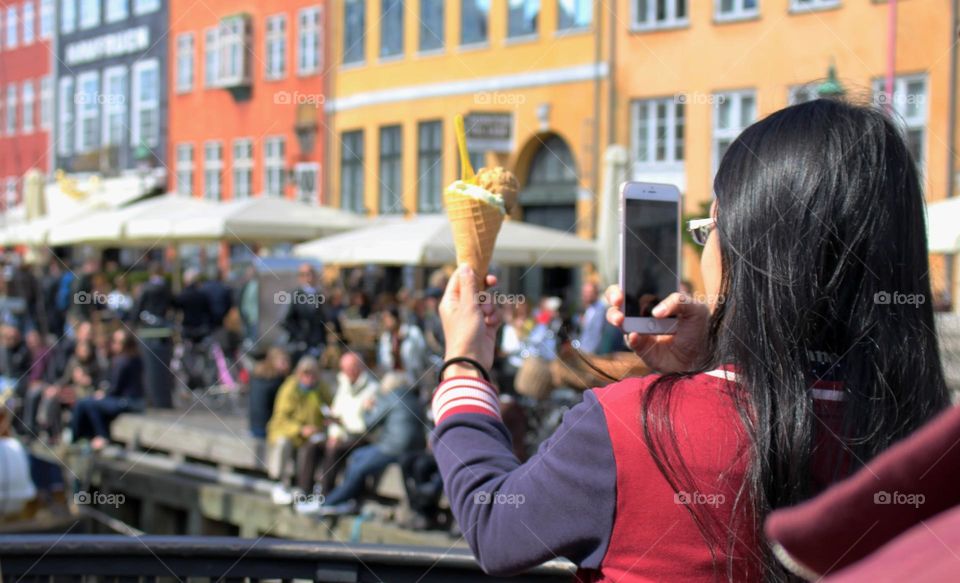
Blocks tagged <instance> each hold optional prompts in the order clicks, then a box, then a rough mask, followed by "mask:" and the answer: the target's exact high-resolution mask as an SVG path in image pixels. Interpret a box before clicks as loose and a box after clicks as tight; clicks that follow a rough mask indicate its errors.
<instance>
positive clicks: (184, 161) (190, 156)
mask: <svg viewBox="0 0 960 583" xmlns="http://www.w3.org/2000/svg"><path fill="white" fill-rule="evenodd" d="M184 154H186V155H184ZM175 155H176V159H175V171H176V182H175V183H174V187H175V190H176V192H177V193H178V194H183V195H186V196H193V180H194V172H195V171H196V164H195V163H194V156H195V149H194V147H193V144H191V143H189V142H186V143H182V144H177V148H176V154H175ZM184 185H185V186H184Z"/></svg>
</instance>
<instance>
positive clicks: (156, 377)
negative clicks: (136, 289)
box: [133, 262, 174, 409]
mask: <svg viewBox="0 0 960 583" xmlns="http://www.w3.org/2000/svg"><path fill="white" fill-rule="evenodd" d="M148 272H149V274H150V275H149V277H148V279H147V281H146V282H144V283H143V285H142V286H141V287H140V297H139V298H138V299H137V302H136V307H135V308H134V310H133V316H134V319H135V320H136V321H137V322H138V324H139V327H138V328H137V338H139V340H140V342H141V343H142V344H143V351H142V354H143V368H144V386H145V389H146V395H147V400H148V402H149V404H150V406H151V407H156V408H158V409H171V408H173V385H174V381H173V372H172V371H171V370H170V360H171V359H172V358H173V326H172V323H171V322H170V310H171V308H172V307H173V292H172V291H171V289H170V284H169V283H168V282H167V278H166V277H164V271H163V266H162V265H161V264H160V263H159V262H153V263H151V264H150V267H149V268H148Z"/></svg>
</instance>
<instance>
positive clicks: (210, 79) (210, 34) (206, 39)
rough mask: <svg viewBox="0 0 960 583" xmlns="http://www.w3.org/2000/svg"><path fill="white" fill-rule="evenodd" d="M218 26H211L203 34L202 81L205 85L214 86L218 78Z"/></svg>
mask: <svg viewBox="0 0 960 583" xmlns="http://www.w3.org/2000/svg"><path fill="white" fill-rule="evenodd" d="M219 37H220V30H219V27H216V26H213V27H210V28H208V29H207V30H206V31H204V35H203V81H204V85H205V86H207V87H216V86H217V83H218V81H219V79H220V48H219V41H218V39H219Z"/></svg>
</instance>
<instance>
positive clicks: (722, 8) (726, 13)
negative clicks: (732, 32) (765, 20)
mask: <svg viewBox="0 0 960 583" xmlns="http://www.w3.org/2000/svg"><path fill="white" fill-rule="evenodd" d="M758 14H760V10H759V6H758V0H716V11H715V12H714V17H715V18H716V19H717V20H719V21H725V20H742V19H744V18H753V17H754V16H757V15H758Z"/></svg>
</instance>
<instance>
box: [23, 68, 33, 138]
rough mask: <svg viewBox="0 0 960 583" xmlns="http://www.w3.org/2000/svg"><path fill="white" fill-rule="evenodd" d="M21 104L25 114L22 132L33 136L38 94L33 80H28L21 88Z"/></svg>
mask: <svg viewBox="0 0 960 583" xmlns="http://www.w3.org/2000/svg"><path fill="white" fill-rule="evenodd" d="M20 103H21V106H20V107H21V108H23V113H22V114H21V116H22V117H21V118H20V131H21V132H23V133H25V134H32V133H33V132H34V131H35V130H36V129H37V128H36V118H37V94H36V88H35V87H34V85H33V79H27V80H26V81H24V82H23V86H22V87H21V88H20Z"/></svg>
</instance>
